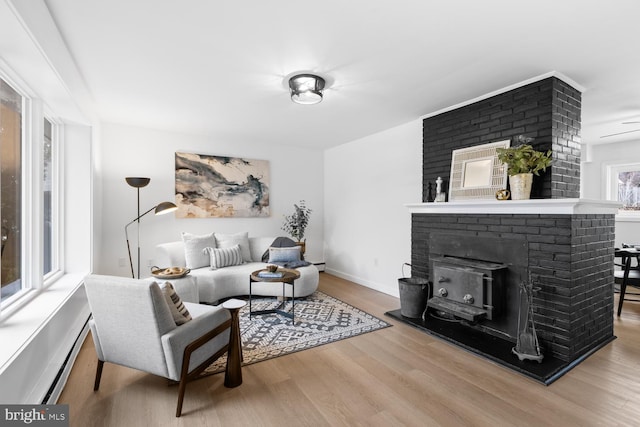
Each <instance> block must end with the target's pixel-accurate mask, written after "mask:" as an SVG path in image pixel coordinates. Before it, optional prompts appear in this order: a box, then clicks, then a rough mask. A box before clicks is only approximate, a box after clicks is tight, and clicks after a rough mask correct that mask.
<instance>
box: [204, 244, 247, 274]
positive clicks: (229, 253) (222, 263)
mask: <svg viewBox="0 0 640 427" xmlns="http://www.w3.org/2000/svg"><path fill="white" fill-rule="evenodd" d="M204 253H208V254H209V260H210V263H211V269H212V270H217V269H218V268H222V267H229V266H231V265H240V264H242V253H241V252H240V246H239V245H233V246H232V247H230V248H205V249H204Z"/></svg>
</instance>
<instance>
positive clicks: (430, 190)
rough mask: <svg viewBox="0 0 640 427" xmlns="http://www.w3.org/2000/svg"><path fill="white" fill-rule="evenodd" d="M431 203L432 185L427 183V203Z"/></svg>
mask: <svg viewBox="0 0 640 427" xmlns="http://www.w3.org/2000/svg"><path fill="white" fill-rule="evenodd" d="M431 202H433V184H431V181H429V182H428V183H427V203H431Z"/></svg>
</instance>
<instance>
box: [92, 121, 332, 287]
mask: <svg viewBox="0 0 640 427" xmlns="http://www.w3.org/2000/svg"><path fill="white" fill-rule="evenodd" d="M176 151H178V152H191V153H197V154H210V155H221V156H231V157H243V158H249V159H261V160H268V161H269V162H270V165H269V166H270V175H271V189H270V208H271V216H270V217H268V218H195V219H193V218H191V219H184V218H180V219H176V218H175V216H174V214H167V215H161V216H154V215H153V214H151V213H150V214H148V215H147V216H145V217H144V218H142V220H141V223H140V246H141V260H142V262H141V267H140V269H141V273H142V276H143V277H144V275H145V274H146V275H147V276H148V272H149V266H148V264H149V262H152V263H153V261H152V259H153V257H154V246H155V245H156V244H158V243H163V242H169V241H174V240H180V233H181V232H182V231H187V232H190V233H196V234H204V233H209V232H212V231H215V232H221V233H236V232H241V231H248V232H249V236H284V235H286V233H285V232H284V231H282V230H281V226H282V221H283V216H284V215H288V214H291V213H292V212H293V204H294V203H297V202H299V201H300V200H305V201H306V203H307V206H308V207H310V208H311V209H312V210H313V212H312V214H311V221H310V224H309V227H308V229H307V233H306V234H307V236H306V239H307V259H310V260H320V259H322V257H323V255H322V248H323V240H322V239H323V233H324V231H323V212H324V201H323V192H322V185H323V157H322V152H321V151H316V150H310V149H301V148H295V147H288V146H273V145H265V144H262V143H261V141H251V142H247V143H246V144H237V143H228V142H225V141H222V140H217V139H216V138H213V137H204V136H198V135H186V134H179V133H172V132H165V131H158V130H150V129H142V128H137V127H131V126H124V125H115V124H104V125H103V126H102V132H101V148H100V151H99V153H100V154H99V157H100V169H101V171H102V173H101V176H100V179H101V195H100V196H99V197H101V202H100V203H101V206H102V212H101V215H102V230H101V236H100V241H101V244H100V253H101V254H102V255H101V259H100V260H96V270H97V271H98V272H100V273H102V274H113V275H120V276H128V275H130V269H129V261H128V255H127V248H126V243H125V234H124V226H125V225H126V224H127V223H129V222H130V221H131V220H133V219H134V218H135V217H136V216H137V192H136V190H135V189H134V188H132V187H130V186H129V185H127V183H126V182H125V177H128V176H142V177H149V178H151V182H150V183H149V185H148V186H146V187H144V188H141V189H140V211H141V213H142V212H145V211H146V210H147V209H149V208H151V207H152V206H155V205H156V204H158V203H160V202H162V201H172V202H173V201H175V153H176ZM129 233H130V242H131V245H132V255H133V256H134V270H135V269H136V260H135V255H136V225H135V224H134V225H132V226H131V227H129ZM125 259H126V264H125V265H124V266H122V260H125ZM150 260H151V261H150Z"/></svg>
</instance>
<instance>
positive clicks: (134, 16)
mask: <svg viewBox="0 0 640 427" xmlns="http://www.w3.org/2000/svg"><path fill="white" fill-rule="evenodd" d="M45 2H46V5H47V7H48V8H49V10H50V12H51V15H52V16H53V18H54V21H55V22H56V25H57V26H58V28H59V30H60V32H61V34H62V37H63V39H64V41H65V43H66V44H67V46H68V48H69V51H70V53H71V55H72V57H73V58H74V60H75V62H76V65H77V67H78V69H79V70H80V73H81V75H82V76H83V78H84V80H85V83H86V85H87V87H88V90H89V92H90V93H91V95H92V97H93V101H94V103H95V107H96V112H97V114H98V116H99V117H100V119H101V120H102V121H104V122H111V123H121V124H129V125H135V126H141V127H149V128H154V129H160V130H171V131H178V132H184V133H193V134H203V135H208V136H210V137H211V138H212V141H215V140H217V139H222V140H224V141H228V142H234V141H238V142H257V143H265V144H285V145H293V146H299V147H308V148H317V149H324V148H328V147H333V146H336V145H339V144H343V143H346V142H349V141H352V140H355V139H358V138H362V137H364V136H367V135H371V134H373V133H376V132H379V131H382V130H384V129H388V128H391V127H394V126H397V125H400V124H403V123H407V122H410V121H412V120H415V119H417V118H419V117H421V116H424V115H428V114H430V113H433V112H436V111H439V110H442V109H446V108H448V107H450V106H452V105H457V104H460V103H464V102H465V101H468V100H471V99H474V98H477V97H481V96H483V95H485V94H487V93H490V92H494V91H498V90H500V89H502V88H505V87H508V86H510V85H513V84H517V83H519V82H522V81H525V80H528V79H531V78H534V77H536V76H539V75H542V74H545V73H548V72H551V71H556V72H559V73H561V74H562V75H565V76H567V77H569V78H570V79H572V80H573V81H574V82H576V83H577V84H578V85H580V86H582V87H583V88H584V89H585V91H584V93H583V105H582V114H583V115H582V126H583V127H582V129H583V133H582V140H583V142H585V143H589V144H596V143H602V142H615V141H620V140H631V139H633V138H636V139H640V131H639V132H631V133H625V134H623V135H619V136H617V137H609V138H601V136H603V135H608V134H612V133H617V132H627V131H632V130H636V129H638V130H640V123H636V124H622V123H623V122H629V121H632V122H633V121H637V122H640V55H638V54H637V52H638V48H639V44H640V37H639V35H640V33H639V30H638V26H637V22H638V19H639V17H640V2H638V1H637V0H616V1H615V2H607V3H606V4H605V2H599V1H585V0H563V1H558V0H536V1H535V2H533V1H530V2H516V1H513V0H483V1H473V0H467V1H461V0H458V1H456V0H441V1H430V0H415V1H413V0H395V1H393V2H392V1H383V0H348V1H345V0H325V1H323V2H318V3H316V2H302V1H293V0H291V1H290V0H271V1H258V0H235V1H224V0H187V1H176V0H135V1H131V0H109V1H105V0H45ZM296 71H312V72H316V73H318V74H320V75H322V76H324V77H326V78H327V79H328V81H329V88H328V89H327V90H326V91H325V97H324V101H323V102H322V103H320V104H317V105H298V104H294V103H293V102H291V100H290V99H289V94H288V90H287V87H286V81H285V77H286V76H287V75H290V74H291V73H293V72H296Z"/></svg>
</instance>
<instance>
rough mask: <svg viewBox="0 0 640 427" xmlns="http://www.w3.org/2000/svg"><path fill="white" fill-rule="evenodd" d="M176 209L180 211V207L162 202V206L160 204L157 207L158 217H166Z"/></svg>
mask: <svg viewBox="0 0 640 427" xmlns="http://www.w3.org/2000/svg"><path fill="white" fill-rule="evenodd" d="M176 209H178V207H177V206H176V205H174V204H173V203H171V202H162V203H160V204H158V206H156V212H155V213H156V215H164V214H167V213H169V212H173V211H175V210H176Z"/></svg>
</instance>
